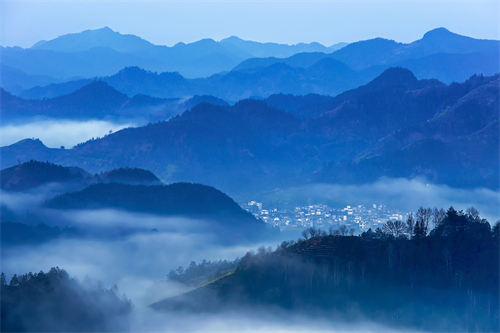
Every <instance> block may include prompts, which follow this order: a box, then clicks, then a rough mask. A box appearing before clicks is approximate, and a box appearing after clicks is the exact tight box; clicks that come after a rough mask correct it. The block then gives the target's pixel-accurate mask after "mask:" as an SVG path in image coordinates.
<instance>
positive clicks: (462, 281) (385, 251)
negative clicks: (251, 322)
mask: <svg viewBox="0 0 500 333" xmlns="http://www.w3.org/2000/svg"><path fill="white" fill-rule="evenodd" d="M432 216H433V214H432V210H429V209H424V208H422V209H421V210H419V212H418V213H417V215H416V216H415V218H413V216H412V217H411V219H409V220H408V221H403V222H401V221H398V224H399V225H400V228H399V227H395V226H394V222H391V223H389V222H388V223H387V224H386V225H385V226H384V228H383V229H377V230H376V231H372V230H369V231H367V232H365V233H363V234H362V235H360V236H347V235H346V236H343V235H342V234H343V233H342V231H340V230H331V231H330V234H327V233H326V232H324V231H321V230H316V229H314V228H312V229H310V230H308V231H307V232H305V233H304V237H305V238H301V239H299V240H298V241H297V242H295V241H291V242H283V243H282V244H280V245H279V246H278V247H277V249H276V250H275V251H273V250H271V249H265V248H263V247H262V248H260V249H259V250H258V251H257V253H253V254H252V253H247V255H246V256H245V257H243V258H242V259H241V261H240V262H239V264H238V266H237V268H236V270H235V272H234V273H232V274H229V275H227V276H225V277H223V278H221V279H218V280H216V281H215V282H213V283H211V284H209V285H204V286H202V287H200V288H198V289H195V290H194V291H191V292H188V293H186V294H183V295H181V296H176V297H173V298H170V299H166V300H164V301H160V302H158V303H155V304H154V305H153V307H154V308H156V309H158V310H162V309H170V310H172V309H192V310H197V311H214V307H215V308H216V309H223V308H225V307H234V306H237V305H242V304H243V305H248V304H250V305H252V306H266V305H269V306H278V307H282V308H285V309H289V310H292V311H310V312H312V313H318V312H319V313H328V314H329V315H330V316H334V317H337V316H338V317H339V318H348V319H349V320H359V319H360V318H364V319H369V320H373V321H376V322H379V323H384V324H389V325H391V326H396V327H411V328H412V329H423V330H432V331H479V332H489V331H495V330H496V329H498V326H499V324H500V322H499V317H498V311H499V302H498V299H499V287H498V280H499V273H498V272H499V255H498V253H499V248H498V246H499V244H498V240H499V236H500V235H499V230H500V228H499V227H500V223H498V222H497V223H496V224H495V226H494V228H493V230H492V229H491V226H490V224H489V223H488V222H487V221H486V220H484V219H481V218H480V217H479V215H478V212H477V211H476V210H474V209H469V210H468V212H467V213H464V212H462V211H460V212H457V211H456V210H454V209H453V208H452V207H450V209H448V211H447V212H446V213H440V212H439V211H438V213H437V219H436V220H435V223H436V227H435V228H433V229H432V225H433V223H432V221H431V220H432ZM391 224H392V225H391ZM431 229H432V230H431ZM398 230H399V231H398Z"/></svg>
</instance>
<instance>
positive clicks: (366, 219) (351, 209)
mask: <svg viewBox="0 0 500 333" xmlns="http://www.w3.org/2000/svg"><path fill="white" fill-rule="evenodd" d="M242 207H243V209H245V210H247V211H249V212H251V213H252V214H253V215H254V216H255V217H257V218H259V219H261V220H263V221H264V222H266V223H271V224H272V225H273V226H274V227H277V228H279V229H280V230H286V229H293V228H309V227H315V228H320V229H324V230H326V231H328V230H329V228H330V227H333V228H334V229H335V228H338V227H340V226H341V225H345V226H346V227H348V228H349V229H351V228H352V229H354V230H355V232H356V233H359V232H363V231H366V230H368V228H372V230H375V229H376V228H378V227H382V225H383V224H384V223H385V222H387V221H389V220H393V221H394V220H399V221H406V219H407V218H408V214H409V213H403V212H401V211H399V210H389V209H387V207H386V206H385V205H377V204H373V205H371V206H368V207H366V206H364V205H357V206H346V207H343V208H332V207H329V206H327V205H309V206H302V207H295V209H294V210H287V209H277V208H268V207H265V208H266V209H263V207H262V203H260V202H256V201H250V202H248V203H247V204H244V205H242Z"/></svg>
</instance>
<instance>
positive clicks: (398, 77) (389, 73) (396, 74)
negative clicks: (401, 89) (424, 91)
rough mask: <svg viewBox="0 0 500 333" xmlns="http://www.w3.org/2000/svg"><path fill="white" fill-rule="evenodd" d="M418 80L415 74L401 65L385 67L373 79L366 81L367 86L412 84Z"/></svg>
mask: <svg viewBox="0 0 500 333" xmlns="http://www.w3.org/2000/svg"><path fill="white" fill-rule="evenodd" d="M417 82H418V80H417V78H416V77H415V75H414V74H413V73H412V72H411V71H410V70H409V69H406V68H403V67H391V68H388V69H386V70H385V71H384V72H383V73H382V74H380V75H379V76H378V77H376V78H375V79H374V80H373V81H371V82H370V83H368V85H369V86H379V87H380V86H382V87H387V86H395V85H398V86H399V85H403V86H408V87H411V86H414V85H415V84H416V83H417Z"/></svg>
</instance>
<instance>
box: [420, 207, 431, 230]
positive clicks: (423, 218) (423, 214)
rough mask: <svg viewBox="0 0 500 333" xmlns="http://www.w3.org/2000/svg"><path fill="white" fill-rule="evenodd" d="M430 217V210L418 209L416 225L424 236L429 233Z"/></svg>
mask: <svg viewBox="0 0 500 333" xmlns="http://www.w3.org/2000/svg"><path fill="white" fill-rule="evenodd" d="M431 217H432V209H431V208H424V207H420V208H419V209H418V211H417V223H419V225H420V228H421V230H422V231H423V234H424V236H425V235H427V232H428V231H429V222H430V221H431Z"/></svg>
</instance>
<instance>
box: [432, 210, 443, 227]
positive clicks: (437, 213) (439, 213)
mask: <svg viewBox="0 0 500 333" xmlns="http://www.w3.org/2000/svg"><path fill="white" fill-rule="evenodd" d="M445 216H446V212H445V210H444V209H443V208H442V207H441V209H438V208H437V207H434V210H433V211H432V224H433V226H432V227H433V229H436V228H437V227H438V226H439V224H441V222H442V221H443V219H444V217H445Z"/></svg>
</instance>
